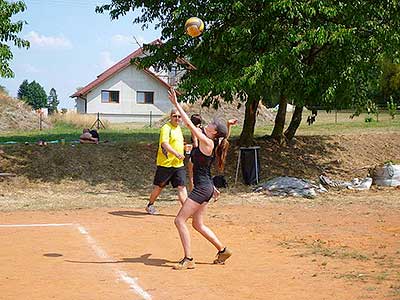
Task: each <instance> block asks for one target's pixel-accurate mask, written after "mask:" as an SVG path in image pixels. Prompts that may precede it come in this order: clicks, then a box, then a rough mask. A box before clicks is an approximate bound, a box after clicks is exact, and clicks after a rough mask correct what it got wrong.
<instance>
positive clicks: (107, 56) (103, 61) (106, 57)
mask: <svg viewBox="0 0 400 300" xmlns="http://www.w3.org/2000/svg"><path fill="white" fill-rule="evenodd" d="M115 63H116V62H115V61H114V60H113V59H112V58H111V53H110V52H108V51H103V52H100V67H102V68H104V69H107V68H109V67H111V66H113V65H115Z"/></svg>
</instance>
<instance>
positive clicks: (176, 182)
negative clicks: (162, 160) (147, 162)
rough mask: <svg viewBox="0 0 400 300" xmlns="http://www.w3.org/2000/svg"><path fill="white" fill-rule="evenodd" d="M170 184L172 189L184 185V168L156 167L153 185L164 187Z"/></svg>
mask: <svg viewBox="0 0 400 300" xmlns="http://www.w3.org/2000/svg"><path fill="white" fill-rule="evenodd" d="M168 183H171V184H172V186H173V187H174V188H176V187H178V186H185V185H186V168H185V167H180V168H173V167H161V166H157V170H156V175H155V176H154V181H153V184H154V185H158V186H159V187H165V186H166V185H167V184H168Z"/></svg>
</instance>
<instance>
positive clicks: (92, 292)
mask: <svg viewBox="0 0 400 300" xmlns="http://www.w3.org/2000/svg"><path fill="white" fill-rule="evenodd" d="M399 194H400V191H399V189H385V190H371V191H368V192H359V193H349V192H346V193H330V194H328V195H325V196H323V197H319V198H317V199H313V200H309V199H294V198H273V197H267V196H264V195H260V194H257V195H254V194H253V195H247V196H246V195H245V194H243V195H231V196H226V197H225V199H224V198H223V199H222V200H221V201H220V202H217V203H211V204H210V205H209V209H208V217H207V223H208V225H209V226H210V227H211V228H213V229H214V231H215V232H216V233H217V235H218V236H219V237H220V238H221V240H223V242H224V243H226V245H228V246H229V247H231V248H232V249H233V251H234V254H233V256H232V257H231V258H230V259H229V260H228V261H227V263H226V265H224V266H220V265H213V264H212V261H213V259H214V257H215V254H216V250H215V249H214V248H213V246H212V245H210V244H209V243H208V242H207V241H206V240H204V239H203V238H202V237H201V236H200V235H199V234H198V233H196V232H195V231H194V230H191V232H192V238H193V240H192V243H193V256H194V258H195V261H196V268H195V269H194V270H185V271H175V270H173V269H172V266H173V265H174V263H176V262H177V261H178V260H180V259H181V258H182V249H181V245H180V241H179V237H178V234H177V231H176V229H175V227H174V224H173V220H174V216H175V214H176V212H177V211H178V209H179V206H178V205H177V204H176V202H172V203H171V204H170V205H163V204H162V203H161V202H160V203H159V210H160V215H158V216H150V215H146V214H144V213H143V209H142V208H139V207H137V208H132V207H131V208H127V207H123V208H120V207H119V208H118V207H113V208H101V209H75V210H56V211H5V212H0V224H1V226H0V266H1V272H0V291H1V293H0V299H1V300H16V299H21V300H22V299H30V300H36V299H37V300H39V299H40V300H47V299H69V300H70V299H74V300H80V299H82V300H83V299H85V300H87V299H96V300H99V299H108V300H114V299H174V300H177V299H182V300H183V299H207V300H213V299H277V300H283V299H307V300H313V299H315V300H317V299H318V300H321V299H326V300H328V299H335V300H336V299H374V300H379V299H382V300H383V299H385V300H398V299H400V217H399V212H400V211H399V210H400V203H399ZM21 224H49V225H46V226H43V227H17V226H16V225H21ZM50 224H53V225H55V224H64V226H51V225H50ZM4 225H8V226H7V227H6V226H4Z"/></svg>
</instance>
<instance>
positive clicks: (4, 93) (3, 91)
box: [0, 85, 8, 95]
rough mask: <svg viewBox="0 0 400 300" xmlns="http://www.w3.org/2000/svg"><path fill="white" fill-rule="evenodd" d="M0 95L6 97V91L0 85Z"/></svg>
mask: <svg viewBox="0 0 400 300" xmlns="http://www.w3.org/2000/svg"><path fill="white" fill-rule="evenodd" d="M0 94H3V95H8V91H7V89H6V88H5V87H4V86H2V85H0Z"/></svg>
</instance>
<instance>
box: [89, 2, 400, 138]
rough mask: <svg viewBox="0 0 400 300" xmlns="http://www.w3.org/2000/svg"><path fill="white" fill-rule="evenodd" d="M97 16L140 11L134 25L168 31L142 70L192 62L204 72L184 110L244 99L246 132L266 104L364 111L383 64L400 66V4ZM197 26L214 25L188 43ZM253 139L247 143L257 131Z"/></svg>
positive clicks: (189, 78) (256, 5)
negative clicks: (194, 22)
mask: <svg viewBox="0 0 400 300" xmlns="http://www.w3.org/2000/svg"><path fill="white" fill-rule="evenodd" d="M96 11H97V12H99V13H104V12H108V13H109V14H110V17H111V18H112V19H118V18H120V17H128V16H130V13H131V12H132V11H135V12H138V13H139V15H138V17H136V18H134V19H133V23H137V24H141V25H142V26H143V27H144V28H146V27H148V26H150V25H151V24H154V26H155V27H156V28H161V29H162V36H161V39H162V41H163V43H164V44H163V47H158V46H156V45H149V46H147V49H148V50H151V51H152V52H151V55H149V56H147V57H143V58H141V59H140V62H141V64H142V66H143V67H148V66H150V65H154V64H158V65H161V66H170V65H171V64H172V63H174V62H175V61H176V59H177V58H178V57H185V58H187V59H189V60H190V62H191V63H192V64H193V65H195V66H196V69H195V70H191V71H190V72H188V73H187V75H186V76H185V77H184V78H183V81H182V83H181V86H180V88H181V89H183V90H184V91H185V92H186V93H184V95H183V96H182V97H183V98H184V100H186V101H192V102H193V101H196V100H197V99H199V98H202V99H203V101H204V102H205V103H206V104H213V103H214V104H215V103H218V101H221V99H223V100H224V101H228V102H230V101H232V99H233V98H235V97H239V98H240V99H241V101H243V102H245V103H246V105H247V106H246V107H249V109H248V110H247V115H246V118H247V120H245V122H246V121H247V122H248V123H252V122H253V119H254V118H255V116H253V115H252V114H255V113H256V110H255V109H254V108H256V106H257V105H255V104H254V103H258V101H260V100H261V99H262V100H263V101H265V102H268V103H278V101H279V102H280V101H283V102H282V106H283V104H284V101H286V102H287V101H288V100H290V101H291V102H293V103H294V104H295V105H296V106H299V107H302V106H311V107H312V106H318V107H322V108H325V109H328V110H329V109H333V108H336V107H352V106H354V105H360V103H365V102H366V101H367V100H368V97H369V91H370V88H371V86H374V84H371V82H374V81H378V78H379V74H380V68H379V62H380V61H381V60H382V58H383V57H386V58H388V59H390V60H391V61H394V62H398V60H399V58H400V56H399V49H400V47H399V46H400V32H399V31H398V28H400V26H399V25H400V14H399V11H400V4H399V2H398V1H378V2H377V1H372V0H368V1H355V0H352V1H334V2H332V1H327V0H320V1H286V0H272V1H271V0H268V1H267V0H261V1H254V0H241V1H220V0H219V1H216V0H211V1H196V0H194V1H189V2H182V1H154V0H147V1H146V0H140V1H139V0H129V1H128V0H112V1H111V2H109V3H108V4H105V5H102V6H99V7H97V8H96ZM191 16H197V17H199V18H201V19H202V20H203V21H204V22H205V24H206V30H205V31H204V33H203V35H202V36H201V37H200V38H190V37H189V36H187V35H185V34H184V28H183V26H184V24H185V20H186V19H188V18H189V17H191ZM252 103H253V104H252ZM252 105H253V107H252ZM281 121H282V120H280V122H281ZM246 130H249V131H251V133H250V134H249V133H247V134H245V136H246V137H245V138H243V141H245V140H247V142H248V138H251V137H252V132H253V131H254V126H250V127H249V128H248V129H246ZM279 134H282V132H280V133H279Z"/></svg>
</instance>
